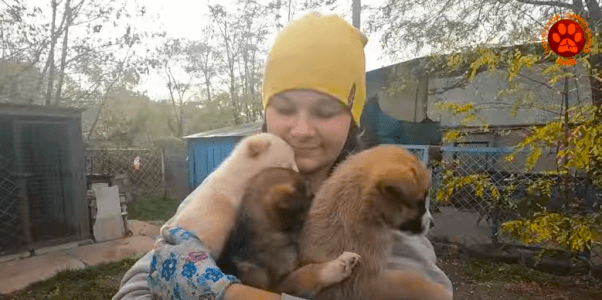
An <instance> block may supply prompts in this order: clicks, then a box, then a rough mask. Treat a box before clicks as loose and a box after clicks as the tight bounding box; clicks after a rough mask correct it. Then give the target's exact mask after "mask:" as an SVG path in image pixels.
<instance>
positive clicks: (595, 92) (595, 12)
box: [582, 0, 602, 106]
mask: <svg viewBox="0 0 602 300" xmlns="http://www.w3.org/2000/svg"><path fill="white" fill-rule="evenodd" d="M585 4H586V6H587V10H588V12H589V15H588V16H585V17H586V19H587V20H588V21H589V22H588V26H589V27H590V30H591V31H592V32H594V33H595V32H598V29H599V28H600V27H601V25H602V24H600V22H602V9H600V5H598V2H597V1H595V0H585ZM582 17H583V15H582ZM590 65H591V66H592V68H595V69H597V70H600V69H602V54H595V55H592V56H591V57H590ZM590 84H591V88H592V104H593V105H595V106H600V105H601V104H602V82H600V81H599V80H597V79H596V78H594V77H593V76H590Z"/></svg>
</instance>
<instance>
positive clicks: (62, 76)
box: [54, 0, 72, 106]
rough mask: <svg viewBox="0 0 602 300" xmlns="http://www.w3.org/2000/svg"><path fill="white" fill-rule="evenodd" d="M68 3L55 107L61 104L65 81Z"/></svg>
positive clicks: (67, 2)
mask: <svg viewBox="0 0 602 300" xmlns="http://www.w3.org/2000/svg"><path fill="white" fill-rule="evenodd" d="M70 3H71V0H67V1H66V2H65V14H66V18H67V19H66V22H65V34H64V35H63V49H62V54H61V71H60V73H59V74H60V75H59V82H58V85H57V87H56V95H55V99H54V104H55V105H56V106H59V105H60V104H61V92H62V90H63V82H64V80H65V61H66V60H67V46H68V43H67V42H68V39H69V26H71V20H72V19H71V17H72V15H71V7H70Z"/></svg>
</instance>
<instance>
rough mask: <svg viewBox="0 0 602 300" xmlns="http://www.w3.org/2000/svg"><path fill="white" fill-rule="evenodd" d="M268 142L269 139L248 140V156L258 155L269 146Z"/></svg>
mask: <svg viewBox="0 0 602 300" xmlns="http://www.w3.org/2000/svg"><path fill="white" fill-rule="evenodd" d="M270 144H271V143H270V141H267V140H257V141H249V144H248V145H247V146H248V149H249V157H251V158H255V157H258V156H259V155H261V154H262V153H264V152H265V151H266V150H267V149H268V148H269V147H270Z"/></svg>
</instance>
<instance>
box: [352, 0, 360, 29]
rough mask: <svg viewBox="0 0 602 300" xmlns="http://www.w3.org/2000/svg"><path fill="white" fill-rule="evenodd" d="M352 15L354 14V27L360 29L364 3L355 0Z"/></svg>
mask: <svg viewBox="0 0 602 300" xmlns="http://www.w3.org/2000/svg"><path fill="white" fill-rule="evenodd" d="M352 11H353V12H352V14H353V27H355V28H357V29H360V13H361V11H362V1H361V0H353V5H352Z"/></svg>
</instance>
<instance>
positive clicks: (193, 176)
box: [184, 123, 262, 191]
mask: <svg viewBox="0 0 602 300" xmlns="http://www.w3.org/2000/svg"><path fill="white" fill-rule="evenodd" d="M261 125H262V123H251V124H244V125H240V126H236V127H227V128H221V129H216V130H211V131H206V132H201V133H197V134H192V135H189V136H185V137H184V140H186V147H187V150H186V151H187V160H188V187H189V188H190V191H192V190H193V189H194V188H196V187H197V186H198V185H199V184H201V182H203V180H205V178H207V176H209V174H211V172H213V170H215V169H216V168H217V167H218V166H219V164H220V163H221V162H222V161H223V160H224V158H226V157H227V156H228V155H230V152H231V151H232V149H233V148H234V145H235V144H236V143H238V141H240V140H241V139H242V138H243V137H245V136H248V135H251V134H255V133H260V132H261Z"/></svg>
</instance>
